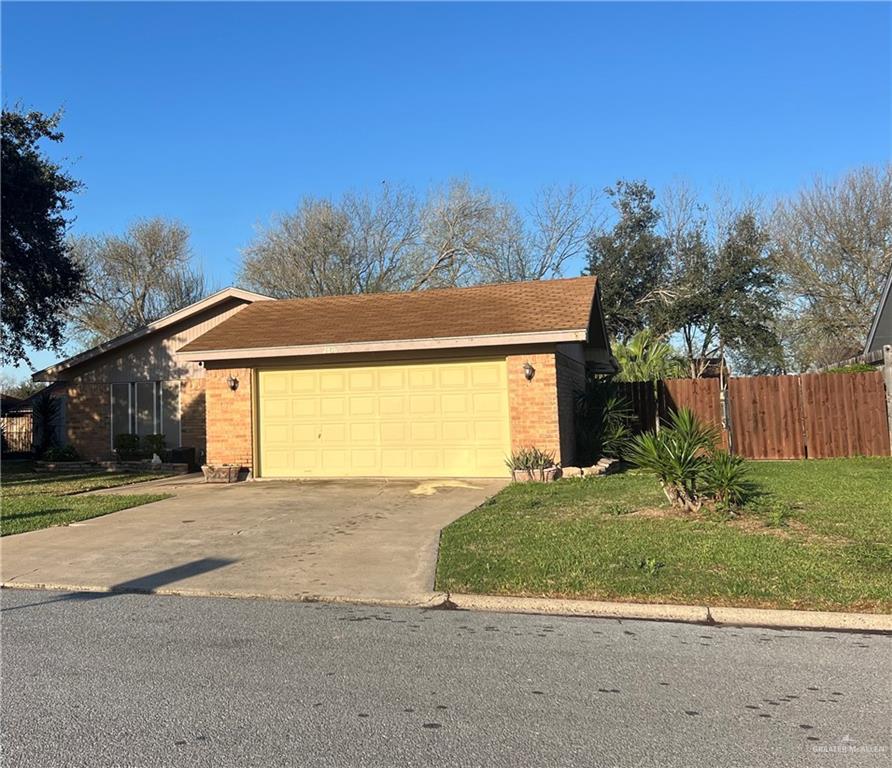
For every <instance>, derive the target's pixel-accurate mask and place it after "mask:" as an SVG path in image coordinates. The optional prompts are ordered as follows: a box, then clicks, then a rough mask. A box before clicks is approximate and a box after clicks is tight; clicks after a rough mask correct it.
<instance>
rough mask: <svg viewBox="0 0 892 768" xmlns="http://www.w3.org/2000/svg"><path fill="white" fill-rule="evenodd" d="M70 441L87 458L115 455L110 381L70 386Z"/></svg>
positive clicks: (67, 408)
mask: <svg viewBox="0 0 892 768" xmlns="http://www.w3.org/2000/svg"><path fill="white" fill-rule="evenodd" d="M66 394H67V396H68V402H67V404H66V414H65V416H66V429H67V442H68V443H70V444H71V445H73V446H74V447H75V449H76V450H77V452H78V453H79V454H80V455H81V457H82V458H84V459H108V458H110V457H111V408H110V402H109V400H110V398H111V393H110V391H109V386H108V384H87V383H84V382H79V383H77V384H71V385H69V386H68V389H67V392H66Z"/></svg>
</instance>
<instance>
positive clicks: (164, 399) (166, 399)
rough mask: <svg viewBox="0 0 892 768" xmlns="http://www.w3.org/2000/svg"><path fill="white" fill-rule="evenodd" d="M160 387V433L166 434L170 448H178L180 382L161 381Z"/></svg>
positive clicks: (165, 437) (165, 439) (166, 440)
mask: <svg viewBox="0 0 892 768" xmlns="http://www.w3.org/2000/svg"><path fill="white" fill-rule="evenodd" d="M159 385H160V386H159V387H158V398H159V403H160V408H159V409H158V413H160V414H161V425H160V429H159V430H158V431H159V432H162V433H163V434H164V444H165V445H166V446H167V447H168V448H177V447H179V445H180V382H178V381H161V382H159Z"/></svg>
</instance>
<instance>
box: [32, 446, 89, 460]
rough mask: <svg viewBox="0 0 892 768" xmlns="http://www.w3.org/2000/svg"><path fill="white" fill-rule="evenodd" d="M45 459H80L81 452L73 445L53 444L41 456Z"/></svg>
mask: <svg viewBox="0 0 892 768" xmlns="http://www.w3.org/2000/svg"><path fill="white" fill-rule="evenodd" d="M40 458H41V459H43V460H44V461H80V458H81V457H80V454H79V453H78V452H77V450H76V449H75V447H74V446H73V445H61V446H52V447H51V448H47V449H46V450H45V451H44V452H43V453H42V454H41V456H40Z"/></svg>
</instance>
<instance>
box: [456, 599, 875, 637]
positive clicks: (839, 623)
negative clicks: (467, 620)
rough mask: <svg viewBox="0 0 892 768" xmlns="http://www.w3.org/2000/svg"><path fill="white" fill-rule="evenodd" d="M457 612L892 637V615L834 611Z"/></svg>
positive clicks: (601, 606)
mask: <svg viewBox="0 0 892 768" xmlns="http://www.w3.org/2000/svg"><path fill="white" fill-rule="evenodd" d="M449 601H450V602H451V603H452V604H453V605H454V606H455V607H456V608H458V609H461V610H469V611H497V612H504V613H534V614H542V615H548V616H587V617H592V618H610V619H638V620H647V621H677V622H686V623H691V624H711V625H717V626H721V625H725V626H735V627H766V628H771V629H817V630H845V631H848V632H882V633H890V634H892V615H889V614H874V613H837V612H834V611H790V610H773V609H767V608H723V607H719V606H715V607H713V606H698V605H665V604H657V603H613V602H601V601H596V600H564V599H549V598H538V597H501V596H497V595H454V594H452V595H449Z"/></svg>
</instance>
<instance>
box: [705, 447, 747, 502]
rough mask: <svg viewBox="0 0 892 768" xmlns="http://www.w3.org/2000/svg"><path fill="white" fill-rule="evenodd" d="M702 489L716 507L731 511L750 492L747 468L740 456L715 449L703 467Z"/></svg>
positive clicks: (744, 499)
mask: <svg viewBox="0 0 892 768" xmlns="http://www.w3.org/2000/svg"><path fill="white" fill-rule="evenodd" d="M702 481H703V490H704V491H705V492H706V493H707V494H708V495H709V497H710V499H711V500H712V501H714V502H715V505H716V507H717V508H718V509H721V510H723V511H725V512H731V513H733V512H734V511H735V510H736V509H737V508H738V507H739V506H740V505H741V504H742V503H743V502H744V501H746V499H747V497H749V496H750V495H751V493H752V483H751V482H750V480H749V470H748V468H747V465H746V463H745V462H744V460H743V459H742V458H741V457H740V456H732V455H731V454H730V453H727V452H726V451H715V452H714V453H713V454H712V455H711V456H710V457H709V461H708V462H706V464H705V466H704V467H703V476H702Z"/></svg>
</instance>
